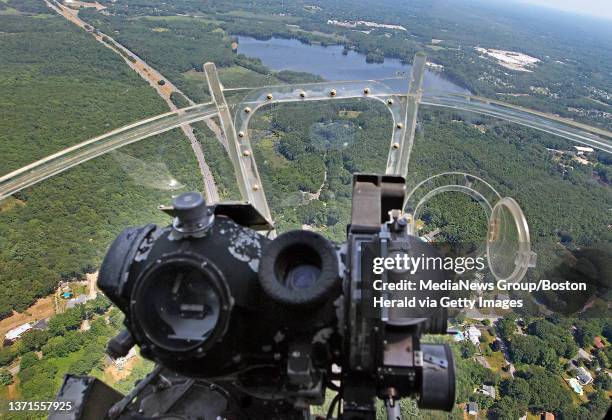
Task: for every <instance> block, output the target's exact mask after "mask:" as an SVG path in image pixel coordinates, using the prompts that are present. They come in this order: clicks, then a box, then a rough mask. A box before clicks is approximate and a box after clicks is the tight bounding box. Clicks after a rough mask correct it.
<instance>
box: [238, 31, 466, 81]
mask: <svg viewBox="0 0 612 420" xmlns="http://www.w3.org/2000/svg"><path fill="white" fill-rule="evenodd" d="M343 49H344V47H343V46H341V45H333V46H329V47H323V46H321V45H308V44H304V43H302V42H300V41H298V40H297V39H284V38H271V39H269V40H266V41H262V40H258V39H255V38H252V37H248V36H240V37H238V52H239V53H242V54H244V55H246V56H248V57H256V58H259V59H260V60H261V61H262V63H263V64H264V65H266V66H268V67H270V68H271V69H273V70H276V71H280V70H293V71H303V72H308V73H312V74H317V75H319V76H321V77H323V78H324V79H326V80H330V81H333V80H370V79H385V78H389V77H405V76H409V75H410V71H411V69H412V66H411V65H409V64H404V63H402V62H401V61H400V60H399V59H396V58H385V61H384V63H367V62H366V59H365V55H363V54H359V53H357V52H355V51H349V52H348V54H347V55H344V54H342V50H343ZM406 83H407V82H406V81H405V80H403V81H393V82H391V83H390V84H393V87H394V88H395V87H397V88H404V85H406ZM398 84H399V85H398ZM423 87H424V89H425V90H426V91H431V90H438V91H445V92H460V93H469V91H468V90H467V89H465V88H463V87H461V86H459V85H457V84H455V83H453V82H452V81H450V80H449V79H447V78H445V77H444V75H443V72H442V73H440V72H435V71H431V70H426V72H425V78H424V80H423ZM405 89H406V90H407V89H408V86H407V85H406V86H405Z"/></svg>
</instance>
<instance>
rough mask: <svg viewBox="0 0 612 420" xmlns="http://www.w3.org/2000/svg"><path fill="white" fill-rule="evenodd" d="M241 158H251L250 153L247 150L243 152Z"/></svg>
mask: <svg viewBox="0 0 612 420" xmlns="http://www.w3.org/2000/svg"><path fill="white" fill-rule="evenodd" d="M242 156H251V152H250V151H249V150H245V151H244V152H242Z"/></svg>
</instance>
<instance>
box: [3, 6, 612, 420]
mask: <svg viewBox="0 0 612 420" xmlns="http://www.w3.org/2000/svg"><path fill="white" fill-rule="evenodd" d="M520 4H521V7H517V5H516V4H515V3H514V2H503V1H480V0H469V1H465V2H464V1H459V0H456V1H455V0H422V1H408V2H406V1H400V0H381V1H374V0H348V1H340V0H313V1H308V0H284V1H282V2H279V1H274V0H255V1H252V0H248V1H247V0H227V1H209V0H176V1H168V0H146V1H137V0H98V1H95V2H90V1H77V0H0V86H1V87H2V94H1V95H0V114H1V118H0V176H3V175H5V174H8V175H5V176H4V177H2V178H0V187H1V188H0V193H1V194H0V334H2V336H3V337H4V343H3V346H2V348H0V404H2V410H3V411H2V412H1V414H0V417H2V418H7V419H12V418H14V419H21V418H44V417H46V414H45V413H43V412H36V413H32V412H19V411H11V410H7V409H6V407H8V404H9V402H11V401H53V400H55V398H56V395H57V393H58V391H59V390H60V387H61V385H62V383H63V380H64V375H65V374H67V373H71V374H77V375H91V376H93V377H96V378H98V379H100V380H103V381H104V382H105V383H106V384H108V385H110V386H111V387H113V388H114V389H116V390H117V391H119V392H121V393H122V394H127V393H128V392H129V391H130V390H132V388H133V387H134V386H135V384H136V383H137V382H138V381H139V380H141V379H142V378H144V377H145V376H146V375H147V373H149V372H151V371H152V370H153V369H154V365H155V363H154V362H153V361H151V360H147V358H145V357H143V356H142V354H141V352H140V349H139V348H137V347H132V348H131V350H130V351H129V352H128V353H127V354H126V355H124V356H122V357H119V358H111V357H109V356H108V355H107V354H106V353H105V349H106V345H107V342H108V341H109V340H110V339H111V338H113V337H114V336H116V335H117V334H118V333H119V332H120V331H121V330H122V328H123V324H124V314H123V312H122V310H120V308H118V307H117V306H116V305H115V304H114V303H113V302H112V301H111V300H112V299H109V297H107V296H105V294H104V293H103V292H102V291H101V290H100V289H99V288H98V287H97V286H96V281H97V280H98V275H99V269H100V265H101V264H102V261H103V259H104V257H105V253H106V252H107V250H108V248H109V245H110V244H111V242H112V241H113V240H114V239H115V237H116V236H117V235H118V234H119V233H120V232H121V231H122V230H123V229H124V228H125V227H127V226H141V225H146V224H149V223H157V224H159V225H167V224H168V223H170V222H171V221H172V219H171V218H170V217H169V216H168V214H171V213H167V214H165V213H163V212H160V211H159V208H160V205H162V207H163V205H169V204H170V203H171V202H172V200H173V199H174V198H175V197H176V196H178V195H179V194H181V193H184V192H187V191H199V192H201V193H202V195H203V196H204V198H205V199H206V201H207V202H208V203H218V202H225V201H235V200H244V199H245V195H246V196H247V197H249V198H252V199H251V200H249V201H251V202H252V203H255V204H258V203H259V201H258V200H267V201H266V203H265V205H264V207H263V208H264V209H265V211H262V210H261V209H262V207H261V206H260V207H258V208H257V209H258V210H259V211H260V213H262V214H263V216H264V217H265V216H268V215H269V219H273V221H274V229H275V230H276V232H278V233H282V232H286V231H289V230H291V229H303V230H307V231H310V232H316V233H319V234H321V235H323V236H325V237H326V238H328V239H330V240H332V241H334V242H335V243H338V244H339V243H342V242H343V241H345V240H346V237H347V224H349V223H351V217H352V212H351V202H352V201H351V200H352V193H353V174H355V173H384V172H385V170H386V169H387V173H389V170H388V168H389V167H390V166H393V165H400V166H401V165H403V166H402V167H401V168H400V169H399V173H401V174H402V175H403V176H404V177H405V179H406V191H407V192H409V191H412V192H414V193H415V194H414V196H411V200H412V201H410V200H408V202H407V203H405V206H406V209H408V208H409V207H410V205H411V203H418V205H417V206H413V207H411V208H410V210H411V211H412V212H413V213H412V214H411V215H413V216H414V220H411V223H413V226H414V229H415V232H416V234H417V235H418V236H419V237H420V238H421V239H423V240H424V241H425V242H429V243H432V244H436V243H437V244H438V245H441V246H442V248H443V247H444V246H448V248H452V250H453V252H459V253H460V254H461V255H472V253H474V255H476V254H475V253H476V252H481V251H482V248H479V247H481V246H482V245H481V244H484V243H485V242H486V241H487V238H489V239H490V235H491V233H490V230H489V231H488V226H489V222H488V218H489V217H490V216H491V212H492V211H493V210H492V205H493V204H495V203H496V202H498V201H500V200H501V199H502V197H512V198H513V200H516V202H517V203H518V205H520V209H521V210H522V213H524V217H525V219H526V220H527V222H528V225H529V228H528V232H527V235H528V236H530V239H531V241H530V244H529V246H530V251H533V253H534V255H535V254H537V264H531V263H530V265H529V270H528V271H527V274H526V277H525V278H526V279H527V280H528V281H534V282H537V281H538V280H540V279H542V278H546V279H550V281H551V282H552V283H557V284H561V281H562V279H563V280H568V279H569V280H572V281H574V280H575V281H581V282H585V283H586V284H588V286H587V289H588V293H586V292H585V293H584V294H571V293H569V292H563V291H562V289H560V288H558V289H555V291H548V290H537V291H532V290H529V291H527V290H526V289H523V290H520V289H519V288H517V289H515V290H510V289H509V290H507V291H497V292H494V293H488V294H487V292H486V291H485V293H484V294H483V293H482V292H479V295H480V296H481V297H483V298H489V299H502V300H505V301H510V300H519V299H520V300H521V302H522V303H521V307H513V308H508V307H490V308H480V309H478V308H476V309H474V308H470V309H467V310H463V311H460V312H450V313H449V317H450V318H449V321H448V327H449V328H448V333H447V334H446V335H439V336H434V337H435V341H436V342H437V343H438V342H439V343H442V342H443V343H447V344H449V345H450V348H451V349H452V354H453V356H454V363H455V370H456V398H455V404H454V406H453V408H452V410H451V411H450V412H440V411H434V410H429V409H422V408H419V407H418V406H417V403H416V400H415V399H403V400H401V414H402V416H403V418H431V419H442V418H449V419H450V418H452V419H468V418H469V419H473V418H481V419H485V418H487V419H509V420H510V419H512V420H516V419H519V418H520V419H530V420H531V419H540V418H543V419H546V420H550V419H555V418H556V419H603V418H605V417H606V413H607V412H608V410H609V409H610V406H611V401H610V399H611V397H612V316H611V315H610V297H611V294H610V293H611V292H610V287H611V286H612V284H611V283H612V266H611V265H610V261H612V218H611V212H612V155H611V153H612V134H611V131H612V42H611V40H612V25H610V20H609V19H608V18H604V17H601V18H598V17H589V16H584V15H575V14H571V13H568V12H562V11H558V10H553V9H547V8H541V7H537V6H531V5H529V6H526V5H525V4H524V3H520ZM418 60H422V63H420V64H419V63H418ZM205 63H214V66H211V65H208V64H207V67H206V68H205V66H204V64H205ZM419 69H420V71H421V73H420V77H419V80H421V81H422V87H419V89H417V88H415V87H414V86H415V84H417V83H416V82H415V81H414V74H417V73H419ZM216 75H218V79H219V82H220V83H219V89H221V90H220V92H221V94H219V92H215V91H214V90H213V89H212V88H211V86H214V77H216ZM411 75H412V76H411ZM411 77H412V79H411ZM211 80H212V81H211ZM345 81H351V82H352V81H355V82H354V83H349V82H346V83H345ZM362 81H367V83H366V82H362ZM334 83H337V84H335V85H334ZM287 85H298V87H296V90H295V92H299V96H295V95H294V96H295V98H292V99H291V100H289V99H287V100H284V99H285V97H284V96H283V95H289V93H287V92H288V91H286V90H284V86H287ZM270 86H273V87H270ZM409 86H410V88H409ZM318 89H319V90H318ZM409 89H414V91H411V90H409ZM406 92H408V95H406ZM400 94H401V95H404V96H403V97H402V98H404V99H401V100H400V99H399V98H400ZM249 95H250V96H249ZM257 95H259V96H257ZM317 95H319V96H320V97H324V99H330V100H324V101H316V100H315V99H316V97H317ZM220 96H223V98H222V99H220ZM255 98H258V99H255ZM281 98H282V99H283V100H280V99H281ZM311 99H312V100H311ZM332 99H333V100H332ZM403 100H405V101H406V102H405V103H404V102H401V101H403ZM221 101H224V102H225V101H227V104H225V103H223V105H224V106H226V108H227V112H228V114H227V115H229V116H230V118H231V119H233V120H232V121H233V124H235V125H236V133H235V134H234V137H236V138H235V139H232V137H231V136H229V135H227V133H228V131H227V129H228V122H227V120H226V119H224V118H225V117H224V115H223V114H222V113H221V112H219V113H218V114H217V113H216V112H217V110H218V109H221V107H219V104H220V103H221ZM394 101H395V102H394ZM198 104H204V105H198ZM210 104H212V105H210ZM209 105H210V107H212V108H210V109H213V110H214V112H212V111H211V112H212V113H213V114H214V116H213V117H210V118H209V117H206V118H205V117H201V118H195V117H192V120H190V121H188V122H185V121H187V118H190V115H195V113H197V112H201V113H202V115H204V114H205V113H206V112H209V111H208V110H209ZM189 107H191V108H189ZM417 107H418V112H417V110H416V109H417ZM184 108H189V109H191V111H183V109H184ZM398 110H399V111H398ZM390 111H391V112H390ZM400 111H401V112H405V115H407V117H406V118H405V120H402V121H399V120H397V119H396V117H397V113H398V112H400ZM190 112H191V113H192V114H190ZM410 112H413V114H410ZM166 113H173V114H172V115H170V114H168V115H166V116H165V117H160V120H155V119H154V118H153V117H156V116H158V115H160V114H166ZM247 114H248V115H247ZM211 115H212V114H211ZM403 117H404V116H403V115H402V118H403ZM164 118H165V119H164ZM172 118H177V119H176V121H175V122H173V125H172V126H171V127H170V125H168V127H166V128H160V127H161V125H163V124H162V123H163V122H164V121H170V120H171V119H172ZM180 118H183V120H181V119H180ZM411 118H413V119H411ZM145 119H151V120H148V122H147V123H146V124H144V125H142V127H144V128H142V132H144V131H145V130H148V131H147V134H146V135H141V136H140V137H139V138H138V140H139V141H136V140H134V139H132V140H130V139H129V136H130V135H132V134H131V133H136V131H137V130H138V129H139V127H138V126H137V124H135V123H136V122H137V121H140V120H145ZM156 121H161V122H160V123H159V124H160V125H159V126H157V125H155V124H157V122H156ZM172 121H174V120H172ZM241 122H243V123H244V126H240V125H239V123H241ZM131 124H133V126H130V127H135V128H134V131H125V135H124V134H122V131H121V130H122V127H124V126H128V125H131ZM147 124H148V125H147ZM242 127H245V128H242ZM113 130H116V131H113ZM109 132H112V133H111V135H109V136H106V137H105V133H109ZM122 136H123V137H122ZM397 136H401V139H402V140H403V139H404V136H405V137H406V138H407V139H408V140H407V141H409V147H408V148H404V144H403V142H402V143H396V140H395V139H396V138H398V137H397ZM145 137H146V138H145ZM390 137H391V139H392V141H391V144H390V142H389V138H390ZM90 139H91V142H90V144H89V145H80V144H81V143H82V142H84V141H86V140H90ZM96 139H97V140H96ZM120 139H122V140H121V141H122V143H121V145H117V144H114V143H113V142H114V141H116V142H119V141H120ZM140 139H144V140H140ZM247 139H248V141H249V145H250V147H249V149H248V150H247V149H245V148H242V149H236V150H234V149H232V147H233V144H234V142H240V141H246V140H247ZM105 141H106V143H104V142H105ZM97 144H99V145H100V146H99V147H100V148H99V149H97V148H96V147H98V146H96V145H97ZM236 144H237V143H236ZM88 148H89V149H88ZM81 150H82V152H81ZM406 150H407V152H406ZM71 153H74V155H72V154H71ZM79 153H82V154H81V155H79ZM233 153H234V154H233ZM393 153H397V155H394V154H393ZM54 154H57V155H54ZM50 155H52V157H51V158H49V159H46V158H47V156H50ZM393 156H401V157H400V158H398V159H397V160H394V159H395V158H392V157H393ZM237 158H242V159H244V161H246V162H250V163H247V164H241V165H243V166H240V165H238V164H236V159H237ZM408 158H409V161H408ZM247 159H248V160H247ZM402 159H405V160H402ZM36 161H40V162H38V163H37V164H39V166H36V165H33V166H31V167H26V165H30V164H32V163H33V162H36ZM241 162H242V161H241ZM398 162H399V163H398ZM23 167H26V168H25V169H20V168H23ZM253 167H254V169H253ZM242 170H243V171H245V172H244V173H247V174H249V176H251V178H244V177H245V176H246V175H244V173H242V174H241V172H240V171H242ZM249 171H250V172H249ZM448 173H451V175H449V176H455V175H456V174H464V173H467V174H470V176H467V177H464V176H463V175H461V179H462V181H465V182H466V185H468V184H469V185H468V186H470V187H472V186H474V185H478V186H479V188H481V189H480V190H479V191H480V192H481V193H482V196H479V197H481V198H482V199H479V198H478V197H476V196H475V195H471V196H467V195H465V194H461V191H458V190H453V191H450V192H445V193H444V194H438V195H431V194H427V192H428V190H427V189H428V188H430V187H429V186H432V187H431V188H433V186H437V185H439V184H436V183H440V182H443V180H442V178H444V177H442V178H440V177H437V175H438V174H448ZM453 174H455V175H453ZM241 175H242V176H243V178H242V180H244V179H248V182H250V183H251V184H250V185H247V184H246V183H244V182H242V183H241ZM253 177H254V180H253ZM426 180H427V181H426ZM482 180H484V181H486V182H480V181H482ZM12 182H13V184H11V183H12ZM474 188H476V187H474ZM422 189H425V191H424V192H423V191H422ZM245 190H246V191H245ZM419 194H422V195H419ZM422 197H425V198H427V202H426V203H424V201H425V198H423V201H419V200H420V199H421V198H422ZM487 200H489V201H490V202H491V203H490V204H491V205H488V204H486V205H485V204H483V202H486V201H487ZM423 203H424V204H423ZM487 203H488V202H487ZM487 206H488V207H487ZM417 210H418V215H417ZM483 210H484V211H483ZM266 211H267V212H269V213H268V215H266ZM417 216H418V217H417ZM515 241H516V242H517V243H518V242H520V241H519V240H518V239H515ZM449 244H450V245H449ZM475 244H476V245H475ZM521 245H522V244H521ZM534 260H535V257H534ZM534 265H535V266H534ZM523 274H524V273H523ZM478 275H480V273H478ZM527 280H526V281H527ZM478 282H480V283H482V284H486V283H493V282H494V276H493V274H491V273H485V274H483V275H482V276H480V277H478ZM485 290H487V289H485ZM145 355H146V354H145ZM330 395H331V396H330ZM326 397H327V398H326V399H325V402H324V403H323V405H321V406H317V407H316V408H314V410H315V412H316V413H317V414H319V415H321V416H322V417H321V418H324V417H325V413H327V412H328V409H329V410H331V409H333V403H332V399H333V394H331V390H329V389H328V394H326ZM330 405H331V406H332V407H331V408H330ZM100 418H102V417H100ZM377 418H386V417H385V414H384V407H383V406H381V405H379V406H378V415H377Z"/></svg>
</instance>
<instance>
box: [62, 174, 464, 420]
mask: <svg viewBox="0 0 612 420" xmlns="http://www.w3.org/2000/svg"><path fill="white" fill-rule="evenodd" d="M404 196H405V182H404V179H403V178H401V177H398V176H389V175H370V174H357V175H355V176H354V179H353V207H352V215H351V222H350V224H349V225H348V227H347V240H346V242H345V243H343V244H334V243H332V242H331V241H329V240H328V239H326V238H325V237H323V236H322V235H320V234H319V233H316V232H313V231H306V230H295V231H289V232H286V233H283V234H281V235H279V236H278V237H276V238H274V239H271V238H270V237H269V235H266V234H262V233H259V232H264V231H270V230H271V226H269V225H268V222H267V221H266V220H265V219H264V218H263V217H262V216H261V215H260V214H259V213H258V212H257V211H256V210H255V209H254V208H253V207H252V206H250V205H248V204H244V203H220V204H217V205H214V206H208V205H207V204H206V202H205V200H204V199H203V198H202V196H201V195H200V194H199V193H194V192H192V193H185V194H182V195H180V196H178V197H176V198H175V200H174V203H173V205H172V206H170V207H163V206H162V207H160V210H162V211H164V212H166V213H168V214H169V215H171V216H172V218H173V221H172V224H171V225H169V226H166V227H159V226H156V225H153V224H151V225H147V226H142V227H137V228H128V229H126V230H124V231H123V232H122V233H121V234H120V235H119V236H118V237H117V239H116V240H115V241H114V242H113V244H112V245H111V246H110V248H109V250H108V253H107V255H106V257H105V259H104V262H103V264H102V267H101V269H100V274H99V279H98V286H99V287H100V289H101V290H102V291H103V292H104V293H105V294H106V296H108V297H109V298H110V299H111V300H112V301H113V302H114V303H115V304H116V305H117V306H118V307H119V308H120V309H121V311H123V312H124V313H125V327H126V330H125V331H124V332H122V333H121V334H120V335H119V336H117V337H116V338H115V339H113V340H111V342H110V343H109V346H108V352H109V354H110V355H111V356H113V357H120V356H122V355H125V354H126V353H127V352H128V351H129V350H130V349H131V348H132V347H133V346H134V345H138V346H139V347H140V351H141V354H142V355H143V356H144V357H145V358H147V359H150V360H152V361H154V362H155V363H156V364H157V365H158V367H157V368H156V370H154V371H153V372H152V373H151V374H149V376H148V377H147V378H145V379H144V380H143V381H142V382H140V383H139V384H138V385H137V386H136V388H135V389H134V390H133V391H132V392H131V393H130V394H128V395H127V396H126V397H122V396H116V397H115V398H113V399H112V401H111V403H108V404H107V405H106V407H108V417H110V418H139V419H143V418H153V417H154V418H228V419H233V418H240V419H242V418H245V419H247V418H248V419H252V418H261V419H264V418H265V419H293V418H296V419H298V418H299V419H305V418H311V417H309V413H310V408H311V406H313V405H321V404H323V403H324V402H325V399H326V390H331V391H333V392H335V393H336V396H335V398H333V401H332V402H331V404H330V406H329V411H328V418H342V419H374V418H376V400H377V399H382V400H383V401H384V402H385V406H386V408H387V412H388V415H389V416H390V417H389V418H394V419H395V418H400V417H401V414H400V410H399V400H400V399H401V398H405V397H412V398H416V399H417V401H418V404H419V406H420V407H422V408H429V409H441V410H451V409H452V407H453V405H454V398H455V376H454V364H453V359H452V354H451V351H450V348H449V347H448V345H446V344H425V343H421V336H422V335H423V334H445V333H446V329H447V319H446V312H445V310H442V309H436V310H428V311H424V310H419V311H417V310H415V311H413V312H410V313H405V312H401V311H398V310H396V309H394V308H374V307H373V306H372V305H371V302H372V299H373V298H374V297H376V294H377V293H378V294H381V293H386V294H388V293H396V294H397V296H395V297H398V296H401V295H402V294H405V293H411V292H406V291H398V292H389V291H384V292H379V291H376V290H375V289H374V288H373V287H371V286H372V283H373V282H374V281H375V280H376V279H378V280H380V276H376V275H375V274H373V270H372V268H373V267H372V262H373V261H374V259H375V258H380V257H388V256H392V255H396V254H402V255H406V254H407V255H434V254H435V253H436V250H435V249H434V248H433V247H432V246H431V245H429V244H427V243H425V242H423V241H421V240H420V239H419V238H416V237H414V236H411V235H410V234H409V233H408V229H407V225H408V222H407V220H406V218H405V217H404V215H403V213H402V212H401V209H402V207H403V203H404V198H405V197H404ZM418 274H419V273H416V274H415V273H402V272H395V271H393V270H391V271H389V272H386V273H384V274H383V281H389V282H391V281H397V280H398V279H400V278H401V277H404V276H406V275H408V276H411V275H418ZM432 275H433V278H434V280H436V279H439V280H440V281H443V279H444V278H445V276H446V273H444V272H440V273H433V274H432V273H429V274H428V276H429V278H432V277H431V276H432ZM70 380H73V381H78V380H79V379H78V378H72V379H71V378H70V377H69V378H67V380H66V381H67V382H65V384H64V388H66V386H67V383H68V382H69V381H70ZM89 395H90V396H89V397H88V398H89V399H95V397H93V396H92V395H95V393H89ZM168 401H171V403H169V402H168ZM164 402H166V403H164ZM90 405H91V404H90ZM80 406H81V407H82V408H83V411H86V407H87V406H88V403H87V401H85V399H83V401H82V402H81V404H80Z"/></svg>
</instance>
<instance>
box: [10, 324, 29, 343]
mask: <svg viewBox="0 0 612 420" xmlns="http://www.w3.org/2000/svg"><path fill="white" fill-rule="evenodd" d="M31 329H32V324H30V323H27V324H22V325H20V326H18V327H17V328H13V329H12V330H10V331H9V332H7V333H6V335H5V336H4V345H5V346H10V345H11V344H13V343H14V342H15V340H17V339H18V338H19V337H21V336H22V335H23V333H25V332H28V331H30V330H31Z"/></svg>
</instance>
